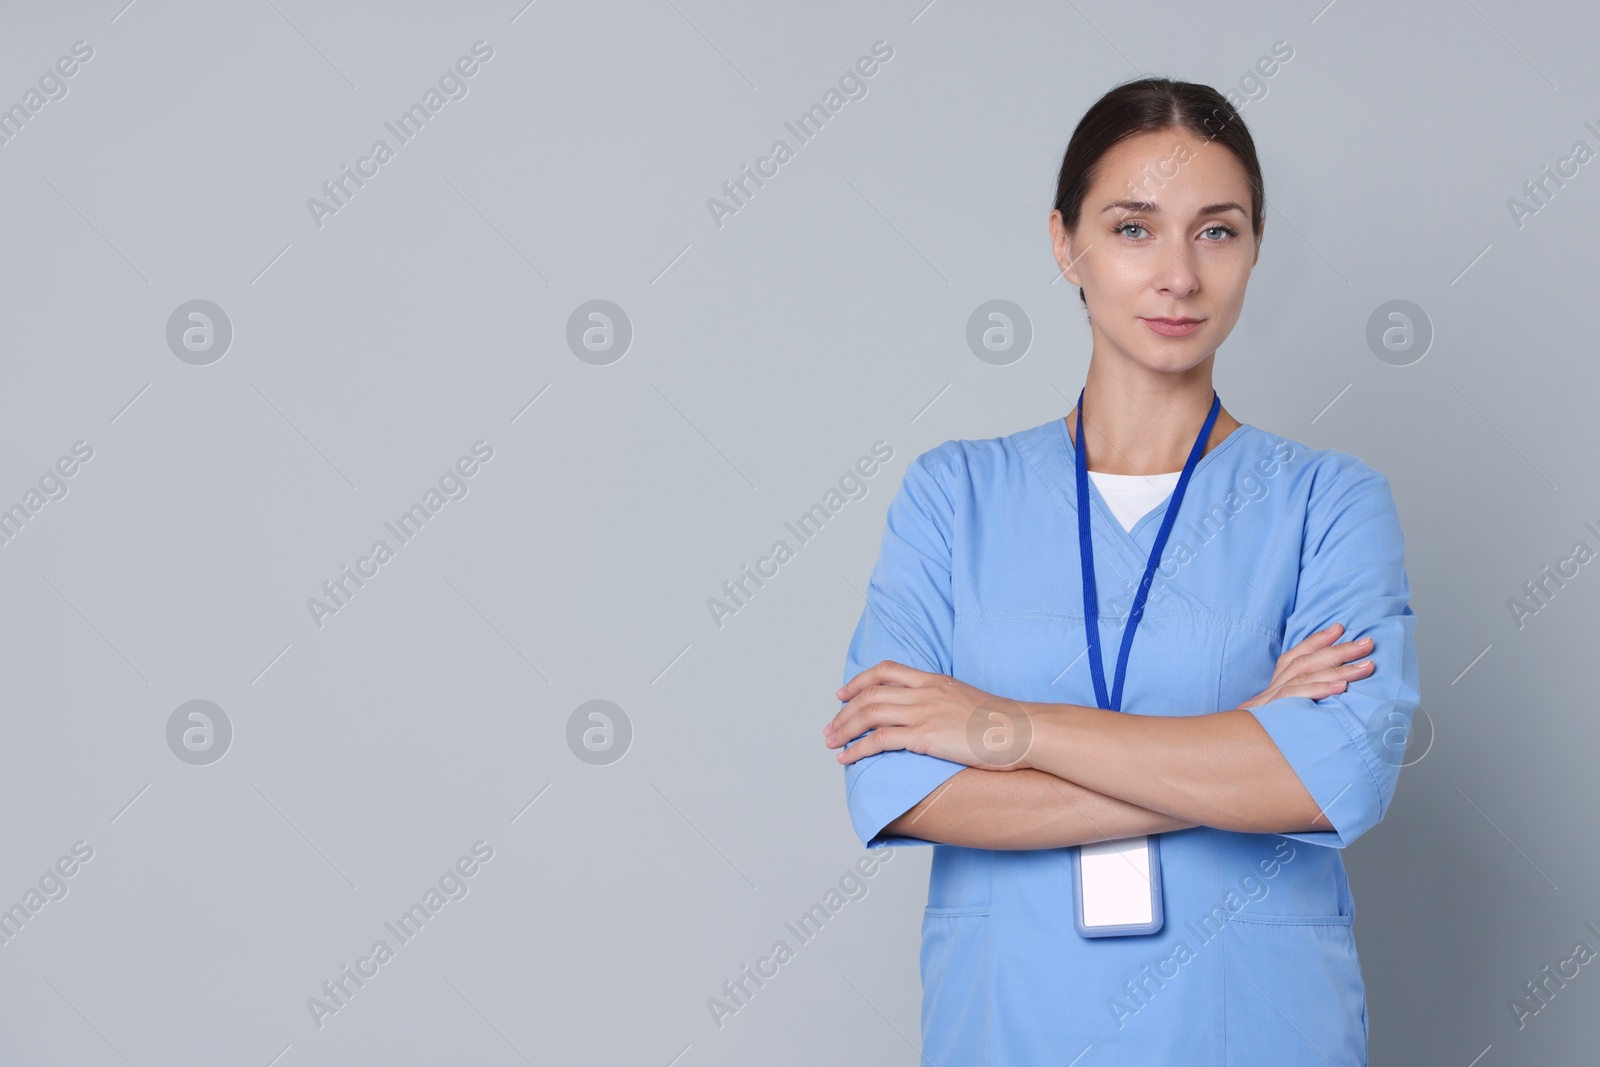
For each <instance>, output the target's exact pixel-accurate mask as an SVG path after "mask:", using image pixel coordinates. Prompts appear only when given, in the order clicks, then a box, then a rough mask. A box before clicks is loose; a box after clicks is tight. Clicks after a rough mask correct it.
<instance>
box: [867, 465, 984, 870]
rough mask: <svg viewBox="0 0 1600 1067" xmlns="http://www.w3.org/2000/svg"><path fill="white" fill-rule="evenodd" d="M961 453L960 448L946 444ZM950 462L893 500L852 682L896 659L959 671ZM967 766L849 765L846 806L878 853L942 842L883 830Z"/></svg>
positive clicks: (899, 757) (895, 761)
mask: <svg viewBox="0 0 1600 1067" xmlns="http://www.w3.org/2000/svg"><path fill="white" fill-rule="evenodd" d="M954 447H959V446H957V445H956V444H955V442H946V445H945V446H942V448H954ZM943 454H944V455H945V456H946V457H948V452H945V453H943ZM940 455H941V449H940V448H936V449H932V450H930V451H928V452H924V453H923V454H922V455H920V456H918V457H917V458H916V459H915V460H913V461H912V463H911V464H910V466H908V467H907V468H906V473H905V476H904V478H902V479H901V482H900V489H899V491H898V492H897V493H896V494H895V497H894V499H893V500H892V501H891V502H890V503H889V513H888V517H887V519H886V520H885V523H884V531H883V543H882V546H881V548H880V550H879V553H878V562H877V565H876V566H875V567H873V570H872V577H871V579H870V580H869V581H868V583H867V604H866V607H865V608H864V609H862V612H861V621H860V622H859V623H858V624H857V625H856V630H855V634H854V636H853V637H852V638H851V639H850V647H849V649H848V651H847V652H846V654H845V667H844V681H845V682H848V681H849V680H850V679H851V678H854V677H855V676H856V675H857V674H860V673H861V672H862V671H864V670H866V669H867V668H868V667H871V666H873V665H874V664H876V663H879V662H881V661H883V660H886V659H889V660H894V661H895V662H897V663H904V664H905V665H906V666H908V667H915V668H917V669H918V670H923V671H930V672H932V673H934V674H950V673H951V669H950V666H951V643H952V638H953V636H954V631H955V607H954V601H953V599H952V597H951V591H950V573H951V552H952V544H953V538H952V532H953V516H954V506H953V503H952V500H951V496H950V494H949V492H948V491H947V490H946V489H945V487H944V485H943V484H942V483H941V481H940V478H939V476H938V472H939V471H940V470H941V469H944V464H943V463H942V462H941V460H940V458H939V457H940ZM871 732H872V731H871V730H868V731H867V734H870V733H871ZM867 734H862V735H861V736H862V737H865V736H867ZM859 740H860V738H854V739H852V740H851V744H854V743H855V742H856V741H859ZM846 747H847V748H848V746H846ZM964 769H965V765H964V764H960V763H955V762H952V761H950V760H946V759H940V758H939V757H937V756H925V755H923V754H921V753H918V752H908V751H905V750H904V749H891V750H888V751H885V752H877V753H874V754H873V755H870V756H867V757H865V758H863V759H859V760H856V761H855V762H854V763H849V764H846V765H845V768H844V781H845V803H846V805H847V806H848V807H849V809H850V821H851V823H852V824H853V825H854V827H855V831H856V836H857V837H859V838H860V839H861V843H862V844H863V845H865V846H866V847H867V848H869V849H871V848H884V847H886V846H890V845H927V844H932V843H933V842H931V841H924V840H923V839H921V838H916V837H896V836H887V835H885V834H884V833H883V832H882V831H883V828H884V827H885V826H887V825H888V824H889V823H891V822H893V821H894V820H895V819H897V818H899V817H900V816H901V815H903V814H905V813H906V812H907V811H909V810H910V809H911V808H913V807H915V806H916V804H917V802H918V801H920V800H921V799H922V798H923V797H925V796H927V795H928V794H929V793H931V792H933V791H934V790H935V789H937V788H938V787H939V786H940V785H942V784H943V783H944V782H945V781H947V780H948V779H950V778H951V777H953V776H954V775H955V774H956V773H957V772H958V771H961V770H964Z"/></svg>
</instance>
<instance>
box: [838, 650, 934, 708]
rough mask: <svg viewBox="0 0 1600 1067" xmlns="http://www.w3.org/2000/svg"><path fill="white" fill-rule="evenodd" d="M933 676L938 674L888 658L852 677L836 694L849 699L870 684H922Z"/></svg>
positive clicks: (840, 697)
mask: <svg viewBox="0 0 1600 1067" xmlns="http://www.w3.org/2000/svg"><path fill="white" fill-rule="evenodd" d="M933 677H936V676H935V675H931V674H929V673H928V672H927V671H919V670H917V669H916V668H915V667H908V666H906V665H905V664H904V663H896V662H895V661H894V660H892V659H886V660H882V661H881V662H878V663H874V664H873V665H872V666H870V667H868V668H867V669H866V670H864V671H862V672H861V673H860V674H858V675H856V676H855V677H854V678H852V679H850V680H849V681H848V682H846V683H845V684H844V687H843V688H841V689H840V690H839V691H838V692H837V693H835V694H834V695H835V696H837V697H838V698H839V699H840V700H849V699H850V698H852V697H854V696H855V695H856V694H857V693H859V692H861V690H862V689H864V688H866V687H867V686H869V685H883V684H887V685H921V684H923V681H922V680H923V679H927V678H933Z"/></svg>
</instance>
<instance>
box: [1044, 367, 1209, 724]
mask: <svg viewBox="0 0 1600 1067" xmlns="http://www.w3.org/2000/svg"><path fill="white" fill-rule="evenodd" d="M1221 410H1222V398H1221V397H1220V396H1218V395H1217V392H1216V390H1215V389H1213V390H1212V391H1211V412H1210V414H1208V415H1207V416H1206V424H1205V425H1204V426H1202V427H1200V436H1199V437H1196V438H1195V439H1194V447H1193V448H1191V449H1189V458H1188V459H1187V460H1186V461H1185V462H1184V464H1183V473H1182V474H1180V475H1178V487H1177V488H1176V489H1174V490H1173V491H1172V497H1171V499H1170V500H1169V501H1168V502H1167V507H1166V510H1165V511H1164V512H1163V513H1162V517H1161V532H1160V533H1158V534H1156V543H1155V545H1154V546H1152V547H1151V549H1150V562H1149V563H1147V564H1145V568H1144V578H1143V579H1142V580H1141V581H1140V582H1139V591H1138V593H1137V594H1135V595H1134V598H1133V610H1132V611H1130V612H1129V613H1128V621H1127V623H1126V625H1124V626H1123V629H1122V647H1121V649H1119V650H1118V652H1117V677H1116V682H1115V688H1114V689H1112V691H1111V695H1110V697H1107V696H1106V672H1105V667H1104V666H1102V665H1101V661H1100V611H1099V606H1098V604H1097V598H1096V596H1095V588H1094V546H1093V544H1091V543H1090V539H1089V454H1088V449H1087V448H1086V447H1085V446H1084V435H1083V391H1082V390H1079V392H1078V435H1077V440H1075V441H1073V442H1072V444H1073V451H1074V452H1075V456H1074V459H1075V460H1076V463H1077V468H1078V469H1077V475H1078V558H1079V561H1080V562H1081V564H1082V569H1083V617H1084V623H1085V625H1086V626H1087V627H1088V631H1089V668H1090V672H1091V673H1092V674H1093V675H1094V693H1095V699H1097V700H1098V701H1099V702H1100V703H1099V706H1100V707H1101V708H1104V709H1106V710H1107V711H1121V710H1122V680H1123V677H1124V675H1125V673H1126V672H1127V668H1128V649H1130V648H1132V647H1133V632H1134V631H1135V630H1137V629H1138V628H1139V620H1140V619H1142V618H1143V617H1144V603H1145V601H1146V600H1147V599H1148V598H1149V596H1150V583H1151V581H1152V580H1153V579H1154V578H1155V573H1156V564H1157V563H1158V562H1160V560H1161V550H1162V549H1163V548H1165V547H1166V544H1167V535H1168V534H1170V533H1172V525H1173V523H1174V522H1175V521H1176V520H1177V518H1178V508H1180V507H1181V506H1182V505H1183V492H1184V490H1185V489H1187V488H1188V487H1189V476H1190V475H1191V474H1193V473H1194V468H1195V465H1196V464H1197V463H1199V462H1200V454H1201V453H1202V452H1204V451H1205V445H1206V440H1207V439H1208V438H1209V437H1210V436H1211V428H1212V427H1213V426H1214V425H1215V424H1216V421H1217V412H1219V411H1221ZM1068 437H1069V439H1070V437H1071V434H1068Z"/></svg>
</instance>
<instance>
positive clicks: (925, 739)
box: [822, 660, 1032, 770]
mask: <svg viewBox="0 0 1600 1067" xmlns="http://www.w3.org/2000/svg"><path fill="white" fill-rule="evenodd" d="M834 695H835V696H837V697H838V698H839V699H840V700H843V701H847V703H846V704H845V706H844V707H842V708H840V709H839V713H838V714H837V715H835V716H834V717H833V721H832V722H830V723H829V724H828V725H827V726H825V727H823V731H822V733H823V737H824V739H825V741H826V743H827V746H828V747H829V748H843V746H844V745H845V744H846V743H847V742H849V741H855V743H854V744H852V745H850V746H849V748H848V749H845V750H844V751H841V752H840V753H839V756H838V759H839V762H840V763H842V764H847V765H848V764H851V763H854V762H855V761H856V760H858V759H861V758H862V757H864V756H871V755H873V754H875V753H878V752H885V751H888V750H890V749H905V750H906V751H908V752H918V753H921V754H922V755H925V756H938V757H939V758H941V759H947V760H951V761H952V762H955V763H964V764H966V765H967V766H969V767H979V766H981V767H985V768H989V769H993V770H1010V769H1012V767H1011V766H997V765H996V764H995V763H993V762H991V761H992V760H993V758H994V757H993V756H992V755H991V754H990V753H988V752H985V751H984V749H985V747H986V746H987V747H988V748H990V749H994V748H997V747H1011V746H1010V745H1009V744H1007V743H1006V741H1005V740H1004V739H1002V741H1001V742H1000V743H999V744H996V742H995V741H994V737H995V735H996V733H997V732H998V733H1000V734H1002V735H1005V736H1006V737H1009V731H1010V730H1012V729H1015V728H1017V725H1018V723H1019V721H1020V720H1021V719H1025V717H1026V716H1025V715H1024V713H1023V711H1022V708H1021V706H1020V705H1018V704H1015V703H1014V702H1012V701H1009V700H1006V699H1004V698H1001V697H996V696H995V695H994V694H992V693H985V692H984V691H983V690H981V689H978V688H976V687H974V686H970V685H968V684H967V683H965V682H961V681H957V680H956V679H954V678H952V677H950V676H949V675H948V674H930V673H928V672H927V671H919V670H917V669H916V668H915V667H908V666H906V665H905V664H903V663H896V662H895V661H894V660H884V661H883V662H882V663H879V664H878V665H877V666H874V667H868V668H867V669H866V670H864V671H862V672H861V673H860V674H858V675H856V676H855V677H854V678H852V679H850V681H849V682H848V683H846V684H845V686H844V687H843V688H842V689H840V690H839V691H838V692H837V693H835V694H834ZM985 709H987V711H986V710H985ZM1021 729H1022V731H1023V732H1024V734H1025V736H1026V737H1028V738H1031V736H1032V735H1031V732H1028V730H1027V725H1026V724H1025V723H1023V724H1022V725H1021ZM869 730H870V731H872V732H871V733H867V731H869ZM862 734H866V736H864V737H862V736H861V735H862ZM858 737H859V738H860V739H859V740H856V739H857V738H858ZM974 738H978V740H977V741H975V740H974Z"/></svg>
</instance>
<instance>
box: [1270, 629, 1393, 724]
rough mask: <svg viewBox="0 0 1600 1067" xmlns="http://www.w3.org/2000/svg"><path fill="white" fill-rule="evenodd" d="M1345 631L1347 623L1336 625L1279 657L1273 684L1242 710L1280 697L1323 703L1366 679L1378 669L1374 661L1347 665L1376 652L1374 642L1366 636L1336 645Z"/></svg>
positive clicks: (1313, 635) (1320, 631)
mask: <svg viewBox="0 0 1600 1067" xmlns="http://www.w3.org/2000/svg"><path fill="white" fill-rule="evenodd" d="M1342 632H1344V624H1343V623H1334V624H1333V625H1332V626H1330V627H1328V628H1327V629H1326V630H1319V631H1318V632H1317V633H1314V634H1312V635H1311V636H1310V637H1308V638H1306V639H1305V640H1304V641H1301V642H1300V643H1299V644H1298V645H1295V646H1294V647H1293V648H1291V649H1290V650H1289V651H1287V652H1285V653H1284V654H1283V655H1281V656H1279V657H1278V667H1277V669H1276V670H1275V671H1274V672H1273V675H1272V682H1271V684H1270V685H1268V686H1267V688H1265V689H1263V690H1262V691H1261V692H1260V693H1258V694H1257V695H1256V696H1254V697H1252V698H1250V699H1249V700H1247V701H1245V702H1244V703H1243V704H1240V705H1239V707H1240V708H1257V707H1260V706H1261V705H1262V704H1265V703H1267V702H1268V701H1271V700H1276V699H1277V698H1278V697H1306V698H1308V699H1310V700H1321V699H1322V698H1323V697H1329V696H1333V695H1334V694H1335V693H1342V692H1344V691H1345V686H1346V684H1347V683H1349V682H1353V681H1355V680H1356V679H1358V678H1365V677H1366V676H1367V675H1369V674H1371V673H1372V672H1373V670H1374V667H1373V664H1372V661H1371V660H1370V659H1369V660H1365V661H1363V662H1361V663H1357V664H1356V665H1355V666H1354V667H1347V666H1345V664H1347V663H1349V662H1350V661H1351V660H1353V659H1355V658H1357V657H1358V656H1364V655H1366V654H1368V653H1369V652H1371V651H1372V648H1373V641H1372V638H1370V637H1363V638H1361V639H1360V640H1359V641H1347V642H1346V643H1344V644H1342V645H1335V644H1334V643H1333V640H1334V638H1336V637H1338V636H1339V634H1340V633H1342Z"/></svg>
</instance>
